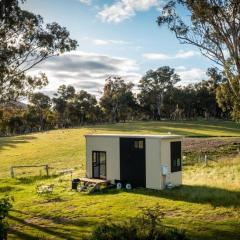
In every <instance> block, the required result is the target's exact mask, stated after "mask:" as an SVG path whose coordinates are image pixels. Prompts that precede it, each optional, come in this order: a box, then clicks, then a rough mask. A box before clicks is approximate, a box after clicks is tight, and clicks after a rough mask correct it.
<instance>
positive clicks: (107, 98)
mask: <svg viewBox="0 0 240 240" xmlns="http://www.w3.org/2000/svg"><path fill="white" fill-rule="evenodd" d="M132 88H133V83H131V82H129V83H126V82H125V81H124V80H123V78H122V77H120V76H110V77H108V78H107V79H106V81H105V85H104V89H103V96H102V97H101V99H100V105H101V106H102V107H103V109H104V110H105V112H106V114H107V115H109V116H110V117H111V121H112V122H119V121H120V119H123V120H126V115H125V113H126V112H127V111H129V110H131V106H133V104H134V102H135V99H134V96H133V93H132Z"/></svg>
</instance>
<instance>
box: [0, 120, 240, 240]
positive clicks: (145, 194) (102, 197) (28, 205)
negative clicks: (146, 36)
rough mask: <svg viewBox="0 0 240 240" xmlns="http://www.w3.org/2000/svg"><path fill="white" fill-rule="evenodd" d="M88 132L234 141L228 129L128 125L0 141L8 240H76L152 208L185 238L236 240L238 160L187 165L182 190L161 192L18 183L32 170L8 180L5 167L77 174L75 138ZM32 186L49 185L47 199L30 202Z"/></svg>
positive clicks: (239, 227)
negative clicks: (10, 201) (8, 199)
mask: <svg viewBox="0 0 240 240" xmlns="http://www.w3.org/2000/svg"><path fill="white" fill-rule="evenodd" d="M96 132H98V133H100V132H108V133H113V132H126V133H142V134H149V133H151V134H162V133H167V132H171V133H177V134H183V135H186V136H201V137H209V136H211V137H217V136H235V137H238V136H240V129H239V127H238V125H236V124H235V123H232V122H204V121H200V122H132V123H125V124H123V123H121V124H115V125H98V126H93V127H86V128H78V129H68V130H55V131H50V132H45V133H37V134H29V135H24V136H16V137H6V138H0V164H1V168H0V178H1V180H0V197H1V196H5V195H6V194H7V195H9V196H14V198H15V201H14V209H13V211H12V212H11V214H10V216H9V222H10V226H11V233H10V236H9V239H82V238H83V237H84V236H87V235H88V234H89V233H90V232H91V231H92V230H93V229H94V228H95V227H96V225H97V224H99V223H101V222H108V221H109V222H110V221H123V220H126V219H127V218H130V217H134V216H136V215H137V214H139V212H140V211H141V209H142V208H143V207H153V206H155V205H156V204H159V205H160V206H161V208H162V210H163V211H164V212H165V214H166V217H165V220H164V222H165V224H166V225H169V226H175V227H177V228H181V229H185V230H186V231H187V234H188V236H189V237H190V238H191V239H219V240H221V239H236V240H237V239H240V157H238V156H235V157H233V156H231V157H230V158H227V157H226V156H224V157H223V158H221V159H219V160H218V161H216V162H210V163H209V166H207V167H206V166H204V165H202V164H195V165H192V166H187V167H185V168H184V174H183V181H184V185H183V186H182V187H179V188H176V189H173V190H164V191H153V190H146V189H138V190H133V191H130V192H126V191H117V190H111V191H108V192H105V193H96V194H91V195H87V194H84V193H75V192H72V191H71V190H70V177H69V176H65V177H59V176H58V177H50V178H41V177H28V178H27V177H26V176H30V175H31V174H37V175H39V171H40V170H39V169H38V170H31V169H28V170H24V172H23V171H22V172H20V171H19V172H17V174H18V175H17V176H19V177H24V178H17V179H9V168H10V166H12V165H25V164H49V165H50V167H52V169H50V172H51V173H55V172H56V171H57V170H59V169H62V168H76V171H75V173H74V177H75V176H79V175H81V174H84V169H85V141H84V137H83V135H84V134H87V133H96ZM41 173H42V174H43V170H42V172H41ZM39 183H44V184H46V183H53V184H54V185H55V189H54V193H53V194H52V195H50V196H38V195H37V194H36V190H35V187H36V185H37V184H39Z"/></svg>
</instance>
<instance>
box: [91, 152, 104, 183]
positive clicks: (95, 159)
mask: <svg viewBox="0 0 240 240" xmlns="http://www.w3.org/2000/svg"><path fill="white" fill-rule="evenodd" d="M92 176H93V178H101V179H105V178H106V152H102V151H93V152H92Z"/></svg>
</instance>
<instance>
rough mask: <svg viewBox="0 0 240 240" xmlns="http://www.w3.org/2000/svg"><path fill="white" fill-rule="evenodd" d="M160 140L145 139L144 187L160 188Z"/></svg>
mask: <svg viewBox="0 0 240 240" xmlns="http://www.w3.org/2000/svg"><path fill="white" fill-rule="evenodd" d="M159 143H160V140H159V139H154V138H147V139H146V187H147V188H151V189H161V164H160V147H159Z"/></svg>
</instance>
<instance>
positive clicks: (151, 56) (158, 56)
mask: <svg viewBox="0 0 240 240" xmlns="http://www.w3.org/2000/svg"><path fill="white" fill-rule="evenodd" d="M143 57H144V58H146V59H149V60H167V59H171V57H170V56H169V55H167V54H164V53H145V54H143Z"/></svg>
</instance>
